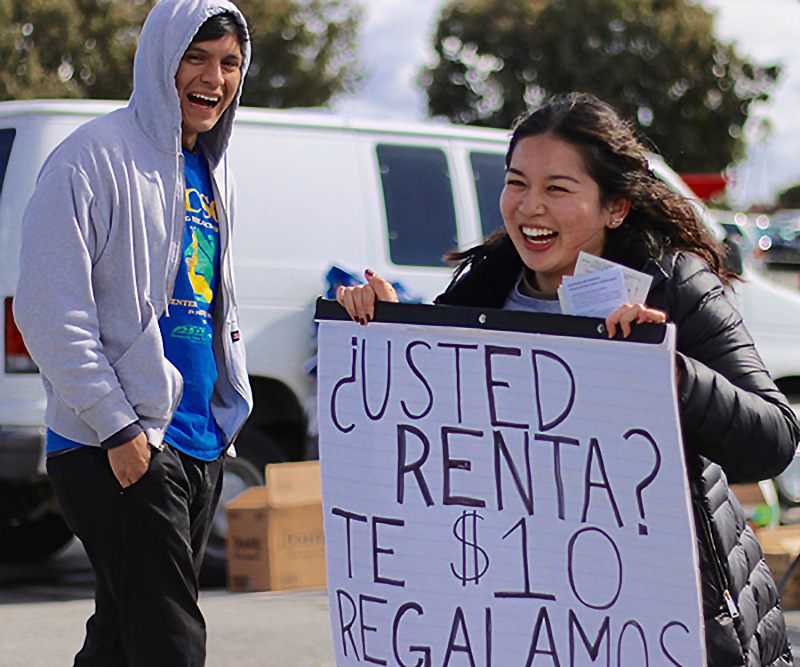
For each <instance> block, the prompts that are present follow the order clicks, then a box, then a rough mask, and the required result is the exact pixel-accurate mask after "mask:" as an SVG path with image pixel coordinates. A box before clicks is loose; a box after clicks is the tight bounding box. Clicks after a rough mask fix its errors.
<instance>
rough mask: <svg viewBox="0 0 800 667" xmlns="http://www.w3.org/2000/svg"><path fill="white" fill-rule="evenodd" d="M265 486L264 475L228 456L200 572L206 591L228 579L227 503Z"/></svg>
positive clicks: (246, 462)
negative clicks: (253, 487)
mask: <svg viewBox="0 0 800 667" xmlns="http://www.w3.org/2000/svg"><path fill="white" fill-rule="evenodd" d="M263 484H264V473H263V472H262V473H259V471H258V470H257V469H256V467H255V466H254V465H253V464H252V463H251V462H250V461H248V460H247V459H244V458H242V457H240V456H236V457H233V456H226V457H225V468H224V469H223V472H222V493H221V494H220V498H219V504H218V505H217V510H216V512H215V513H214V519H213V520H212V522H211V534H210V536H209V538H208V544H207V545H206V553H205V556H204V558H203V567H202V569H201V571H200V584H201V585H202V586H204V587H209V586H224V585H225V580H226V576H227V570H226V562H227V543H226V535H227V533H228V522H227V519H226V517H225V503H227V502H228V501H229V500H233V499H234V498H236V496H238V495H240V494H241V493H242V492H243V491H245V490H246V489H249V488H250V487H251V486H259V485H263Z"/></svg>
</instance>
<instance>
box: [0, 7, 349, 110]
mask: <svg viewBox="0 0 800 667" xmlns="http://www.w3.org/2000/svg"><path fill="white" fill-rule="evenodd" d="M155 1H156V0H0V100H19V99H32V98H65V97H67V98H69V97H72V98H93V99H127V98H128V97H129V96H130V93H131V90H132V80H133V76H132V72H133V56H134V53H135V51H136V42H137V39H138V36H139V32H140V29H141V25H142V23H143V22H144V19H145V17H146V16H147V13H148V12H149V11H150V9H151V8H152V7H153V5H154V4H155ZM237 5H238V6H239V7H240V9H241V10H242V12H243V13H244V14H245V16H247V18H248V20H249V22H250V24H251V28H252V32H253V35H252V36H253V62H252V66H251V69H250V72H249V74H248V77H247V85H246V86H245V93H244V97H243V103H244V104H248V105H251V106H270V107H280V108H285V107H293V106H322V105H324V104H326V103H328V102H329V101H330V100H331V99H332V98H333V97H335V96H336V95H338V94H341V93H343V92H347V91H349V90H352V89H353V88H354V87H355V86H356V85H357V84H358V82H359V81H360V78H361V71H360V66H359V62H358V52H357V30H358V26H359V22H360V19H361V11H360V9H359V8H357V7H354V6H353V5H352V4H351V3H350V2H348V1H347V0H239V2H237Z"/></svg>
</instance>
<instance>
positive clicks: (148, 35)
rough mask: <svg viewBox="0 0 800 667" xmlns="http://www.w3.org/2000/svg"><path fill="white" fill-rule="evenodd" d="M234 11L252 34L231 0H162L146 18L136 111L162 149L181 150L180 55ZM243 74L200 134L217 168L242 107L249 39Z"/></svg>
mask: <svg viewBox="0 0 800 667" xmlns="http://www.w3.org/2000/svg"><path fill="white" fill-rule="evenodd" d="M226 12H230V13H231V14H233V15H234V16H235V17H236V20H237V21H238V22H239V24H240V25H241V26H242V28H244V30H245V32H247V23H246V22H245V19H244V16H243V15H242V13H241V12H240V11H239V9H238V8H237V7H236V5H234V4H233V3H231V2H228V0H160V1H159V2H158V3H157V4H156V5H155V7H153V9H152V10H151V11H150V14H149V15H148V17H147V20H146V21H145V22H144V27H143V28H142V33H141V35H140V37H139V44H138V46H137V48H136V58H135V60H134V64H133V95H132V96H131V99H130V102H129V103H128V106H129V107H130V108H131V109H133V111H134V113H135V114H136V119H137V121H138V123H139V125H140V126H141V128H142V130H143V131H144V133H145V134H146V135H147V136H148V137H149V138H150V139H151V140H152V141H153V143H155V144H156V146H158V147H159V148H160V149H161V150H164V151H166V152H169V153H172V154H178V153H180V152H181V108H180V100H179V99H178V91H177V88H176V87H175V75H176V74H177V72H178V65H180V62H181V58H182V57H183V54H184V53H185V52H186V49H187V48H188V46H189V44H191V42H192V39H193V38H194V36H195V35H196V34H197V31H198V30H199V29H200V26H202V25H203V23H205V22H206V21H207V20H208V19H209V18H211V17H212V16H216V15H217V14H223V13H226ZM241 48H242V78H241V81H240V83H239V90H237V91H236V95H235V96H234V98H233V101H232V102H231V104H230V106H229V107H228V108H227V109H226V110H225V112H224V113H223V114H222V117H221V118H220V119H219V121H218V122H217V124H216V125H215V126H214V128H213V129H212V130H210V131H208V132H204V133H202V134H200V135H199V137H198V141H199V143H200V144H201V146H202V147H203V149H204V152H205V154H206V157H207V158H208V161H209V164H210V166H211V168H212V169H213V168H214V167H216V166H217V164H218V163H219V161H220V159H221V158H222V155H223V154H224V153H225V150H226V149H227V147H228V140H229V139H230V135H231V129H232V127H233V117H234V115H235V113H236V109H237V108H238V107H239V99H240V98H241V95H242V85H243V83H244V79H245V74H246V73H247V67H248V65H249V64H250V42H249V40H248V41H247V42H246V43H244V44H242V46H241Z"/></svg>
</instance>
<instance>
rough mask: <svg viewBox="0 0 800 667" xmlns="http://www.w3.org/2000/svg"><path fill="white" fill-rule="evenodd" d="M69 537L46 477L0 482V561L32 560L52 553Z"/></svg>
mask: <svg viewBox="0 0 800 667" xmlns="http://www.w3.org/2000/svg"><path fill="white" fill-rule="evenodd" d="M71 539H72V531H71V530H70V529H69V528H67V524H66V523H65V522H64V519H63V517H62V516H61V514H60V512H58V509H57V506H56V504H55V499H54V498H53V490H52V489H51V488H50V484H49V483H48V482H47V481H42V482H40V483H36V484H21V485H16V484H15V485H11V484H7V483H3V482H0V562H2V563H32V562H36V561H39V560H44V559H45V558H47V557H48V556H52V555H53V554H54V553H55V552H56V551H58V550H59V549H60V548H61V547H63V546H64V545H66V544H67V542H69V541H70V540H71Z"/></svg>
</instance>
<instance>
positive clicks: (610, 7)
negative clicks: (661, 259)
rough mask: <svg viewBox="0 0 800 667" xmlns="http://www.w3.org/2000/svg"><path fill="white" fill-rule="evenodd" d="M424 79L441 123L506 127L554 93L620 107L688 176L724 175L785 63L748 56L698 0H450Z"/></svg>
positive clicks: (431, 110)
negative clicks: (723, 37) (719, 32)
mask: <svg viewBox="0 0 800 667" xmlns="http://www.w3.org/2000/svg"><path fill="white" fill-rule="evenodd" d="M433 45H434V49H435V51H436V54H437V56H438V62H437V63H436V64H435V65H433V66H431V67H428V68H425V69H423V71H422V72H421V75H420V83H421V85H422V86H423V87H424V88H425V90H426V92H427V96H428V110H429V113H430V114H431V115H432V116H446V117H447V118H449V119H450V120H452V121H454V122H458V123H470V124H475V125H486V126H493V127H502V128H508V127H510V126H511V124H512V123H513V121H514V119H515V118H517V117H518V116H519V115H520V114H522V113H524V112H525V111H526V110H528V109H530V108H532V107H535V106H536V105H537V104H538V103H540V102H541V101H542V99H543V98H544V97H546V96H547V95H551V94H555V93H562V92H568V91H572V90H579V91H583V92H590V93H594V94H595V95H597V96H598V97H600V98H601V99H604V100H606V101H608V102H610V103H611V104H613V105H614V106H615V107H616V108H617V109H618V110H619V111H620V112H621V114H622V115H623V116H624V117H626V118H629V119H631V120H632V121H633V123H634V125H635V126H636V127H637V129H638V130H639V131H640V132H641V133H642V134H643V135H644V136H645V137H647V138H648V139H649V140H650V141H651V142H652V143H653V144H654V145H655V146H656V147H657V148H658V150H659V151H660V152H661V153H662V154H663V155H664V156H665V157H666V158H667V159H668V160H669V161H670V162H671V163H672V164H673V166H674V167H676V168H677V169H678V170H681V171H694V172H715V171H721V170H722V169H724V168H725V167H726V166H728V165H729V164H730V163H731V162H733V161H735V160H736V159H737V158H738V157H740V156H741V155H742V152H743V150H744V141H743V139H742V132H743V127H744V124H745V122H746V120H747V118H748V115H749V113H750V111H751V106H752V104H753V103H754V102H756V101H764V100H766V99H768V97H769V93H770V91H771V90H772V88H773V87H774V84H775V82H776V80H777V77H778V75H779V71H780V68H779V66H778V65H769V66H760V65H756V64H754V63H751V62H748V61H746V60H745V59H743V58H742V57H741V56H740V55H739V54H738V53H737V51H736V47H735V44H727V43H723V42H721V41H720V40H718V39H717V38H716V37H715V36H714V20H713V16H712V15H711V14H709V13H708V12H707V11H706V10H705V9H703V7H701V6H700V4H699V2H697V1H696V0H513V1H509V0H450V2H448V4H446V5H445V6H444V8H443V9H442V12H441V16H440V19H439V22H438V25H437V29H436V32H435V35H434V38H433Z"/></svg>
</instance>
